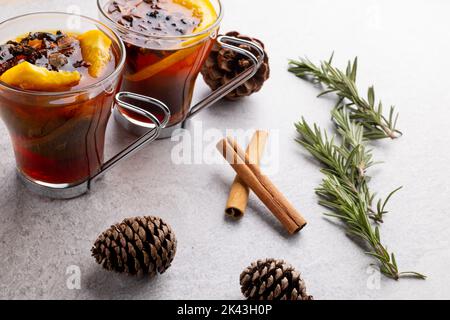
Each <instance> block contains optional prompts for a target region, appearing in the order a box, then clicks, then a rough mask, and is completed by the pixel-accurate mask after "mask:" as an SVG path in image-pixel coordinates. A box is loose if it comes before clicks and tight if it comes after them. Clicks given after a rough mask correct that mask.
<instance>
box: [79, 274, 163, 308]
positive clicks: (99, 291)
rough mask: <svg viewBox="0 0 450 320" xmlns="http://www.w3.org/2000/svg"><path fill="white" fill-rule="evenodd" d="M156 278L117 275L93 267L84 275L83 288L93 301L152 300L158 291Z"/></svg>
mask: <svg viewBox="0 0 450 320" xmlns="http://www.w3.org/2000/svg"><path fill="white" fill-rule="evenodd" d="M158 278H159V276H156V277H154V278H153V279H150V278H148V277H145V276H144V277H136V276H131V275H127V274H119V273H115V272H110V271H107V270H104V269H102V268H101V267H100V266H95V268H92V269H91V270H90V271H89V273H88V274H86V275H85V277H84V280H83V282H85V284H84V285H83V288H85V290H87V291H89V293H90V294H91V295H92V298H94V299H133V300H136V299H152V297H153V296H154V294H156V293H157V291H158V290H159V289H160V288H159V285H158V283H159V279H158Z"/></svg>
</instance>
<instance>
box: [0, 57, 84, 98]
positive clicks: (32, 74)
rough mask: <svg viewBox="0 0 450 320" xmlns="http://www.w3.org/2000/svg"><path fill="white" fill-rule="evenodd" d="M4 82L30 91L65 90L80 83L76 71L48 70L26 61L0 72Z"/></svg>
mask: <svg viewBox="0 0 450 320" xmlns="http://www.w3.org/2000/svg"><path fill="white" fill-rule="evenodd" d="M0 80H1V81H3V82H4V83H6V84H8V85H10V86H14V87H18V88H21V89H23V90H32V91H50V92H53V91H65V90H68V89H70V88H71V87H74V86H76V85H78V84H79V83H80V80H81V75H80V73H79V72H78V71H50V70H48V69H46V68H44V67H38V66H35V65H34V64H31V63H29V62H27V61H24V62H21V63H19V64H18V65H16V66H14V67H12V68H11V69H9V70H7V71H6V72H5V73H3V74H2V76H1V77H0Z"/></svg>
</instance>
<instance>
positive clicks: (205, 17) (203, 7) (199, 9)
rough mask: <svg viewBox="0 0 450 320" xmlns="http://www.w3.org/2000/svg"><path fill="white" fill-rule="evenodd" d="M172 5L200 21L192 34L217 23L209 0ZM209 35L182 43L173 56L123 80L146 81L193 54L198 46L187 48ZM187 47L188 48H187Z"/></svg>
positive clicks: (183, 0)
mask: <svg viewBox="0 0 450 320" xmlns="http://www.w3.org/2000/svg"><path fill="white" fill-rule="evenodd" d="M172 1H173V3H175V4H178V5H181V6H183V7H185V8H187V9H189V10H192V15H193V17H195V18H198V19H200V20H201V22H200V24H199V25H198V26H197V28H195V30H194V33H199V32H202V31H203V30H206V29H208V28H209V27H210V26H211V25H213V24H214V23H215V22H216V21H217V12H216V10H215V9H214V6H213V5H212V3H211V1H209V0H172ZM208 36H209V35H200V36H197V37H194V38H192V39H189V40H187V41H184V42H183V43H182V47H184V48H185V49H180V50H178V51H175V52H174V53H173V54H171V55H170V56H168V57H167V58H165V59H163V60H161V61H159V62H157V63H155V64H152V65H149V66H147V67H146V68H144V69H142V70H140V71H139V72H137V73H135V74H132V75H126V76H125V78H126V79H127V80H129V81H142V80H145V79H148V78H150V77H152V76H154V75H155V74H158V73H159V72H161V71H163V70H165V69H167V68H169V67H170V66H172V65H174V64H175V63H177V62H179V61H181V60H183V59H185V58H186V57H188V56H189V55H190V54H192V53H193V52H195V50H197V49H198V46H193V47H189V46H190V45H191V44H194V43H196V42H199V41H200V40H202V39H203V38H205V37H208ZM188 47H189V48H188Z"/></svg>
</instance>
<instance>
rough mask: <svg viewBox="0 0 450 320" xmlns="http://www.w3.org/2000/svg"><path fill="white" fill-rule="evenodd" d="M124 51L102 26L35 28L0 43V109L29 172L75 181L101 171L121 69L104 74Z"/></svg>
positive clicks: (55, 181)
mask: <svg viewBox="0 0 450 320" xmlns="http://www.w3.org/2000/svg"><path fill="white" fill-rule="evenodd" d="M120 56H121V53H120V50H119V47H118V46H117V44H116V43H113V40H112V39H111V38H110V36H108V35H106V34H105V33H104V32H103V31H100V30H98V29H95V30H88V31H86V32H84V33H82V34H78V33H73V32H65V31H62V30H61V31H55V32H49V31H38V32H30V33H28V34H26V35H23V36H19V37H18V38H14V39H12V40H10V41H8V42H6V43H4V44H2V45H1V46H0V114H1V116H2V118H3V120H4V121H5V123H6V125H7V127H8V130H9V133H10V135H11V138H12V142H13V147H14V151H15V156H16V162H17V168H18V170H19V172H20V173H21V174H22V175H23V176H25V177H27V178H28V179H30V180H32V181H37V182H40V183H46V184H50V185H65V184H67V185H72V184H76V183H79V182H82V181H85V180H86V179H87V178H88V177H90V176H92V175H93V174H95V173H97V172H99V170H100V167H101V165H102V163H103V149H104V138H105V130H106V125H107V122H108V118H109V116H110V112H111V106H112V104H113V100H114V93H115V92H116V90H117V88H118V86H119V77H115V78H114V79H110V81H107V83H105V81H106V80H108V79H109V78H110V76H111V74H113V73H114V72H115V71H116V68H117V64H118V62H119V60H120ZM107 78H108V79H107Z"/></svg>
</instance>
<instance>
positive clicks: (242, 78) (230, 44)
mask: <svg viewBox="0 0 450 320" xmlns="http://www.w3.org/2000/svg"><path fill="white" fill-rule="evenodd" d="M217 42H218V43H219V44H220V45H221V46H222V47H224V48H227V49H230V50H233V51H234V52H237V53H239V54H242V55H243V56H245V57H247V58H248V59H249V60H250V61H251V66H250V67H248V68H247V69H245V71H243V72H242V73H241V74H239V75H238V76H236V77H235V78H234V79H232V80H231V81H230V82H228V83H227V84H225V85H223V86H222V87H220V88H218V89H217V90H215V91H213V92H211V94H209V95H208V96H207V97H205V98H204V99H203V100H202V101H200V102H199V103H197V104H196V105H194V106H193V107H191V109H190V111H189V112H188V114H187V116H186V118H185V119H184V120H183V122H182V123H180V124H178V125H174V126H172V127H169V128H166V129H165V130H163V132H162V133H161V135H160V138H169V137H170V136H171V135H172V133H173V131H175V130H176V129H178V126H179V127H182V125H183V123H184V121H185V120H188V119H189V118H191V117H193V116H194V115H196V114H198V113H199V112H200V111H202V110H204V109H206V108H208V107H210V106H212V105H213V104H214V103H216V102H217V101H219V100H220V99H222V98H223V97H225V96H226V95H227V94H229V93H230V92H231V91H233V90H234V89H236V88H237V87H239V86H241V85H242V84H243V83H245V82H246V81H247V80H249V79H251V78H252V77H253V76H254V75H255V74H256V73H257V72H258V69H259V68H260V67H261V65H262V63H263V62H264V50H263V48H261V47H260V46H259V45H258V44H256V43H254V42H252V41H247V40H242V39H238V38H235V37H230V36H219V37H218V38H217ZM240 45H245V46H248V47H250V48H252V49H253V50H254V51H255V52H256V53H257V54H256V55H255V54H253V53H252V52H250V51H249V50H246V49H243V48H241V47H239V46H240ZM142 97H143V96H142ZM114 117H115V119H116V121H118V122H119V123H120V125H121V126H122V127H124V128H125V129H126V130H128V131H130V132H132V133H134V134H136V135H142V134H143V133H144V132H146V131H147V129H148V128H147V127H146V126H142V125H139V124H135V123H131V122H130V121H129V120H128V119H126V118H125V117H124V116H123V115H122V113H121V112H119V111H118V109H115V110H114Z"/></svg>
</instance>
